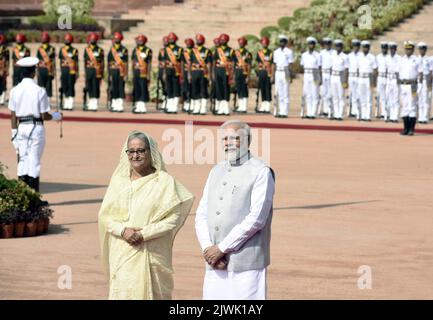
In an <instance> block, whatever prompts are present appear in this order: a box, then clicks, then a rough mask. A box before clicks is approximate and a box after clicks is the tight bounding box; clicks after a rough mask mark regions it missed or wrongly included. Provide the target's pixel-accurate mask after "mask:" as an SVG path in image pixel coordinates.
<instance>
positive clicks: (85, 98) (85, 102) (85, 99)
mask: <svg viewBox="0 0 433 320" xmlns="http://www.w3.org/2000/svg"><path fill="white" fill-rule="evenodd" d="M86 109H87V87H86V86H84V88H83V110H86Z"/></svg>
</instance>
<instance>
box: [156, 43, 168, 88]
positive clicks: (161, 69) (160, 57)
mask: <svg viewBox="0 0 433 320" xmlns="http://www.w3.org/2000/svg"><path fill="white" fill-rule="evenodd" d="M164 55H165V47H164V48H161V49H159V52H158V81H160V85H161V88H162V94H163V95H164V96H166V95H167V92H166V91H165V82H164V77H163V74H164V68H165V60H164Z"/></svg>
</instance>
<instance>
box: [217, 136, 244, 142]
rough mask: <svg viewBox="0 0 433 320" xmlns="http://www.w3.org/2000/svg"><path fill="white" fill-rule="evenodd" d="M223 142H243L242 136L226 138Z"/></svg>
mask: <svg viewBox="0 0 433 320" xmlns="http://www.w3.org/2000/svg"><path fill="white" fill-rule="evenodd" d="M222 140H223V141H241V137H240V136H225V137H223V138H222Z"/></svg>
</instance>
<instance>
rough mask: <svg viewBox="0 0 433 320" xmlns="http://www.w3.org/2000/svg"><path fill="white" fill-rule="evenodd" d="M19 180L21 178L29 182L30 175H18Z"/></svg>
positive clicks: (26, 182)
mask: <svg viewBox="0 0 433 320" xmlns="http://www.w3.org/2000/svg"><path fill="white" fill-rule="evenodd" d="M18 180H21V181H22V182H24V183H25V184H28V181H29V176H28V175H25V176H18Z"/></svg>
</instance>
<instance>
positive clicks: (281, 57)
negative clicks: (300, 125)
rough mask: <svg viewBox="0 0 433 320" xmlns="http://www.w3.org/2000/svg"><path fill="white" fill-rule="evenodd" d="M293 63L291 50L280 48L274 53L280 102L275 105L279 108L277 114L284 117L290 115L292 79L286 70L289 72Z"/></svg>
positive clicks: (276, 87)
mask: <svg viewBox="0 0 433 320" xmlns="http://www.w3.org/2000/svg"><path fill="white" fill-rule="evenodd" d="M293 61H294V60H293V51H292V50H291V49H289V48H287V47H285V48H284V49H283V50H282V49H281V48H278V49H276V50H275V51H274V63H275V94H276V96H277V97H278V101H275V102H274V103H276V104H277V106H278V111H276V113H277V114H278V115H282V116H287V115H288V114H289V105H290V81H289V80H290V79H289V78H288V74H286V71H285V70H288V67H289V65H290V64H292V63H293ZM274 113H275V111H274Z"/></svg>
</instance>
